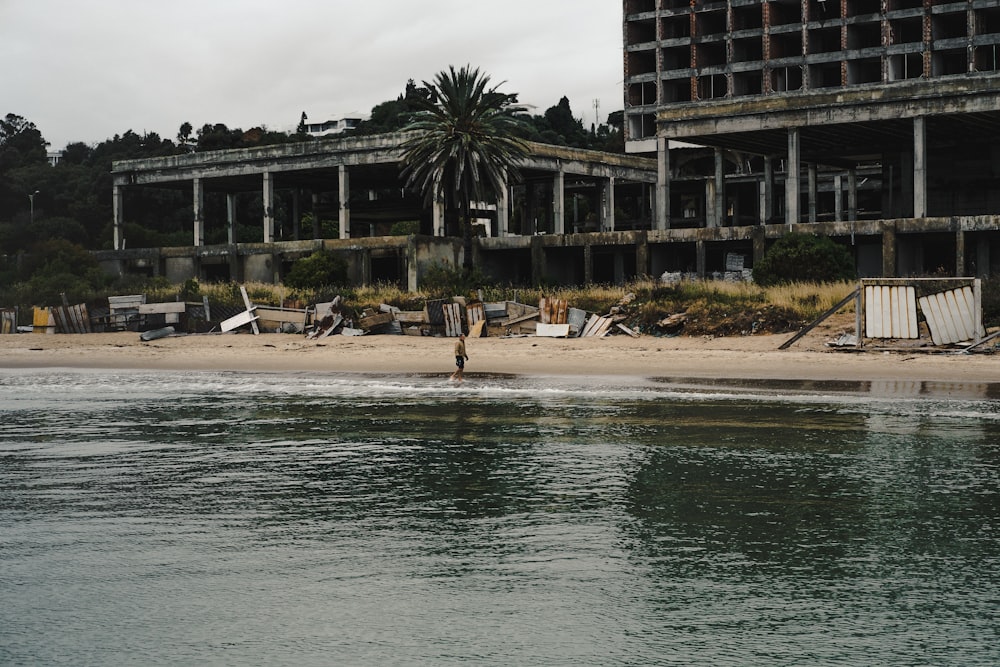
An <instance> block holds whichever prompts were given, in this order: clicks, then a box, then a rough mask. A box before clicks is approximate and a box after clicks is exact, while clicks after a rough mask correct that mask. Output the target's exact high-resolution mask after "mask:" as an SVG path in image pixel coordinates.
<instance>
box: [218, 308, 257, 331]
mask: <svg viewBox="0 0 1000 667" xmlns="http://www.w3.org/2000/svg"><path fill="white" fill-rule="evenodd" d="M244 324H252V325H253V331H254V333H255V334H256V333H258V329H257V316H256V315H254V314H253V312H251V311H249V310H244V311H243V312H242V313H237V314H235V315H233V316H232V317H230V318H229V319H227V320H223V321H222V322H221V323H220V324H219V329H220V330H221V331H232V330H233V329H236V328H237V327H241V326H243V325H244Z"/></svg>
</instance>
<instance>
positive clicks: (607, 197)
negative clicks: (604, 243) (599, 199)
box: [604, 176, 615, 232]
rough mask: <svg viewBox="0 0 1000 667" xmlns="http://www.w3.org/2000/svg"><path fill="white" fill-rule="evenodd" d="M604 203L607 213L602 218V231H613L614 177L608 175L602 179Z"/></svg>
mask: <svg viewBox="0 0 1000 667" xmlns="http://www.w3.org/2000/svg"><path fill="white" fill-rule="evenodd" d="M604 203H605V206H606V207H607V213H606V215H605V218H604V231H608V232H613V231H615V177H614V176H608V180H606V181H604Z"/></svg>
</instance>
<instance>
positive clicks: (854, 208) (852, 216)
mask: <svg viewBox="0 0 1000 667" xmlns="http://www.w3.org/2000/svg"><path fill="white" fill-rule="evenodd" d="M847 219H848V220H849V221H851V222H854V221H856V220H857V219H858V170H857V169H848V170H847Z"/></svg>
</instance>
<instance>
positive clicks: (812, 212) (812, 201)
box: [806, 163, 816, 222]
mask: <svg viewBox="0 0 1000 667" xmlns="http://www.w3.org/2000/svg"><path fill="white" fill-rule="evenodd" d="M806 172H807V173H808V177H809V222H816V165H815V163H810V164H808V165H806Z"/></svg>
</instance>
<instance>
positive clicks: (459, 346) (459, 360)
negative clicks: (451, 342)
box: [451, 334, 469, 382]
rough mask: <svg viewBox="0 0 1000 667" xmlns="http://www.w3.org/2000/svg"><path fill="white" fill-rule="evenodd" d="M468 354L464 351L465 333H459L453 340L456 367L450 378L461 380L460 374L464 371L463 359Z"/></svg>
mask: <svg viewBox="0 0 1000 667" xmlns="http://www.w3.org/2000/svg"><path fill="white" fill-rule="evenodd" d="M468 358H469V355H468V354H467V353H466V352H465V334H459V335H458V340H457V341H455V365H456V366H457V367H458V368H456V369H455V372H454V373H452V374H451V379H452V380H453V381H456V382H461V381H462V374H463V373H464V372H465V360H466V359H468Z"/></svg>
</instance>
